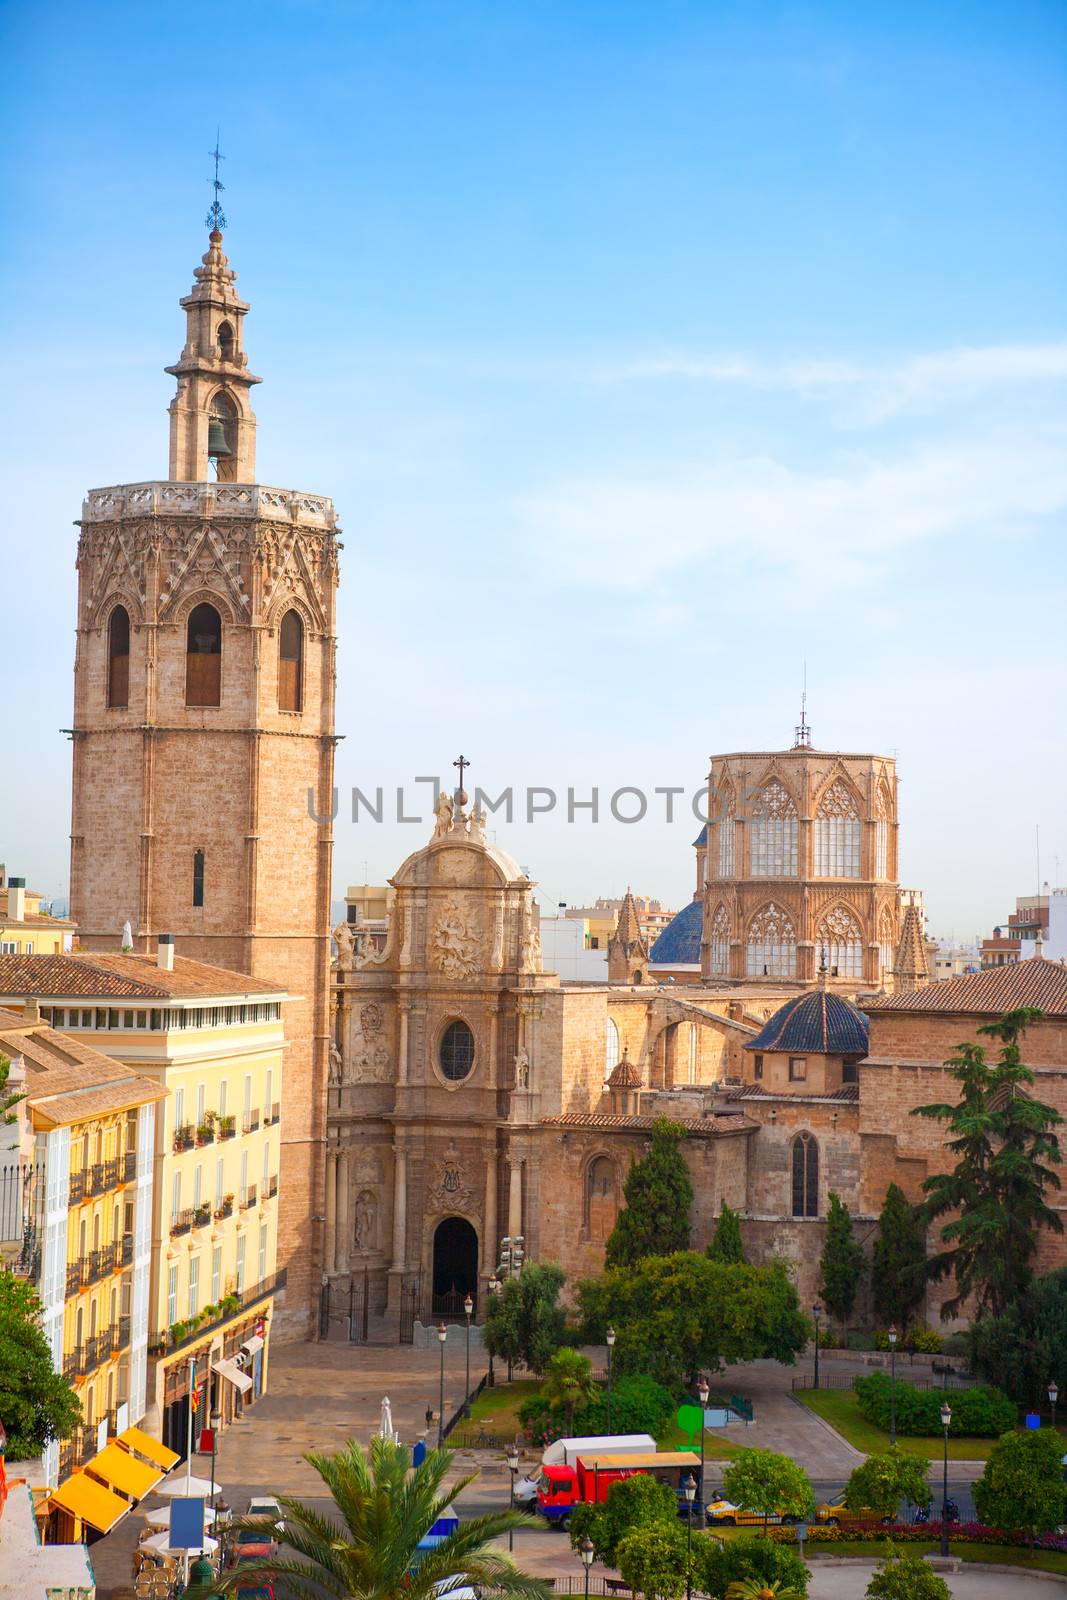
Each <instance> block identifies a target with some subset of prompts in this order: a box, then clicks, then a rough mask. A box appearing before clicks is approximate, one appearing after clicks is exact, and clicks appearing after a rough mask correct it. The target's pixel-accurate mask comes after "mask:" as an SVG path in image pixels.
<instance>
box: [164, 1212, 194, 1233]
mask: <svg viewBox="0 0 1067 1600" xmlns="http://www.w3.org/2000/svg"><path fill="white" fill-rule="evenodd" d="M192 1225H193V1208H192V1206H186V1208H185V1210H184V1211H175V1212H174V1214H173V1215H172V1216H171V1219H170V1231H171V1237H172V1238H173V1237H174V1235H175V1234H179V1233H188V1232H189V1230H190V1228H191V1227H192Z"/></svg>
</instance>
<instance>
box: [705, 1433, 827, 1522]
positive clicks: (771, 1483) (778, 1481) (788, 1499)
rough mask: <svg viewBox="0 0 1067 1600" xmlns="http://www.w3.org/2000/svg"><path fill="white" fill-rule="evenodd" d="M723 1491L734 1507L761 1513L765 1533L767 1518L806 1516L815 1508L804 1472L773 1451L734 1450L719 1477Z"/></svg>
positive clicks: (793, 1462) (786, 1457)
mask: <svg viewBox="0 0 1067 1600" xmlns="http://www.w3.org/2000/svg"><path fill="white" fill-rule="evenodd" d="M722 1491H723V1494H724V1495H725V1496H726V1498H727V1500H732V1501H733V1503H734V1505H735V1506H740V1507H741V1508H742V1509H743V1510H745V1511H758V1512H761V1513H762V1515H763V1531H764V1533H766V1531H767V1519H768V1517H773V1516H775V1515H776V1514H779V1513H780V1514H781V1515H782V1516H785V1517H807V1516H810V1515H811V1513H812V1511H813V1510H814V1509H815V1496H814V1495H813V1494H812V1492H811V1484H810V1483H809V1482H808V1476H807V1473H806V1472H804V1470H803V1469H802V1468H801V1467H798V1466H797V1464H796V1462H795V1461H791V1460H790V1459H789V1457H788V1456H782V1455H778V1453H777V1452H776V1451H774V1450H744V1449H741V1450H738V1451H736V1452H735V1454H734V1457H733V1459H732V1460H731V1462H730V1464H729V1466H728V1467H727V1468H726V1471H725V1472H724V1473H723V1475H722Z"/></svg>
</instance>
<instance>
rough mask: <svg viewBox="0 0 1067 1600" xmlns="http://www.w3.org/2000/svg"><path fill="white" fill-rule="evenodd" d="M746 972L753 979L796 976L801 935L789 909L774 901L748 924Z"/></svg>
mask: <svg viewBox="0 0 1067 1600" xmlns="http://www.w3.org/2000/svg"><path fill="white" fill-rule="evenodd" d="M745 971H746V973H747V975H748V976H749V977H750V978H795V977H796V974H797V935H796V929H795V928H794V926H793V919H792V917H791V916H790V915H789V913H788V911H783V910H782V908H781V906H776V905H774V904H773V902H772V904H771V905H769V906H764V908H763V910H762V911H758V912H757V913H756V915H755V916H754V917H753V918H752V921H751V922H750V923H749V925H748V940H747V943H746V946H745Z"/></svg>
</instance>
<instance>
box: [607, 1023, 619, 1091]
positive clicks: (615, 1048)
mask: <svg viewBox="0 0 1067 1600" xmlns="http://www.w3.org/2000/svg"><path fill="white" fill-rule="evenodd" d="M604 1046H605V1049H604V1082H605V1083H607V1081H608V1079H609V1078H610V1077H611V1074H612V1073H613V1072H614V1071H615V1068H616V1067H617V1066H618V1064H619V1057H620V1056H621V1055H622V1050H621V1048H620V1046H619V1030H618V1027H617V1025H616V1024H615V1022H614V1021H613V1019H612V1018H611V1017H609V1018H608V1019H607V1027H606V1028H605V1030H604Z"/></svg>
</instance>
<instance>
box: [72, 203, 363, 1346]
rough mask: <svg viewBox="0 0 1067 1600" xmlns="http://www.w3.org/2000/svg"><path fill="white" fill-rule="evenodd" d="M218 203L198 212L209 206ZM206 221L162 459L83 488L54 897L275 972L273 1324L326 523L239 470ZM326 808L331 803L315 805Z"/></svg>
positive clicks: (311, 1223)
mask: <svg viewBox="0 0 1067 1600" xmlns="http://www.w3.org/2000/svg"><path fill="white" fill-rule="evenodd" d="M216 220H218V219H216ZM235 277H236V274H235V273H234V272H233V271H232V269H231V268H230V266H229V263H228V261H227V259H226V256H225V255H224V254H223V250H222V234H221V232H220V231H219V229H218V227H217V226H216V227H214V228H213V229H212V232H211V235H210V239H209V245H208V250H207V253H206V255H205V256H204V257H203V261H202V264H201V265H200V266H198V267H197V268H196V272H195V278H196V282H195V285H194V287H193V290H192V292H191V293H190V294H188V295H187V296H186V297H185V298H184V299H183V300H182V302H181V305H182V307H183V309H184V311H185V315H186V338H185V345H184V348H183V350H182V353H181V357H180V359H179V360H178V361H177V362H176V363H175V364H174V366H172V367H168V368H167V371H168V372H170V373H171V374H172V375H173V376H174V377H175V378H176V379H177V392H176V394H175V396H174V399H173V401H172V403H171V406H170V475H169V478H168V479H153V480H149V481H147V482H138V483H129V484H120V485H117V486H115V487H112V488H107V489H92V490H90V491H89V493H88V495H87V497H86V499H85V502H84V506H83V510H82V517H81V523H80V527H81V537H80V540H79V544H78V623H77V641H78V642H77V657H76V663H75V686H74V728H73V742H74V773H73V803H72V829H71V907H72V914H73V915H74V916H76V917H77V919H78V924H79V930H80V938H81V943H82V946H83V948H87V949H94V948H95V949H99V948H104V947H108V948H111V949H114V948H116V946H117V942H118V938H119V933H120V930H121V929H122V927H123V924H124V923H125V922H126V921H127V920H129V922H130V924H131V927H132V930H133V941H134V946H135V948H136V949H138V950H144V951H152V950H154V948H155V945H156V939H157V936H158V935H159V934H160V933H171V934H173V935H174V937H175V942H176V948H177V952H178V954H179V955H186V956H191V957H194V958H195V959H197V960H200V961H205V962H210V963H213V964H215V965H218V966H224V967H229V968H232V969H234V970H237V971H240V972H245V973H251V974H253V975H258V976H262V977H263V978H264V979H268V980H270V981H272V982H274V983H280V984H284V985H285V987H286V988H287V989H288V991H289V992H290V994H291V995H292V996H293V997H294V998H293V999H292V1000H291V1001H289V1002H288V1003H287V1004H286V1005H285V1007H284V1012H283V1015H284V1021H285V1032H286V1040H287V1050H286V1058H285V1071H284V1078H283V1094H282V1119H281V1141H282V1168H281V1175H280V1176H281V1183H280V1195H279V1199H278V1201H277V1202H276V1203H277V1204H279V1205H280V1208H281V1209H280V1212H279V1217H278V1265H279V1267H285V1268H286V1269H287V1271H288V1288H287V1291H286V1294H285V1296H284V1298H283V1299H280V1300H279V1302H278V1309H279V1313H280V1314H279V1317H278V1329H279V1332H281V1333H284V1332H286V1331H288V1332H289V1333H291V1334H302V1333H304V1332H305V1331H307V1329H308V1327H309V1326H310V1324H309V1310H310V1306H311V1302H312V1294H313V1289H317V1286H318V1283H319V1278H320V1273H321V1263H322V1238H321V1226H322V1224H321V1220H316V1219H321V1217H322V1212H323V1206H322V1195H323V1189H324V1176H323V1163H324V1137H325V1101H326V1081H327V1068H328V1049H329V1040H328V1032H329V1018H328V996H329V990H328V977H329V951H330V866H331V851H332V831H331V825H330V822H329V820H328V818H329V815H330V809H331V808H330V804H329V800H330V796H331V791H332V787H333V760H334V745H335V735H334V698H335V646H336V628H335V591H336V585H337V552H338V543H337V533H338V529H337V525H336V519H335V515H334V508H333V504H332V502H331V501H330V500H328V499H326V498H324V497H323V496H322V495H314V494H305V493H302V492H298V491H296V490H293V489H278V488H268V487H266V486H264V485H263V484H259V483H257V482H256V481H255V429H256V424H255V417H254V416H253V414H252V410H251V406H250V404H249V394H250V390H251V386H252V385H253V384H254V383H258V382H259V379H258V378H255V377H253V376H252V374H251V373H250V372H249V371H248V366H247V357H246V355H245V352H244V319H245V314H246V313H247V311H248V306H247V304H246V303H245V302H244V301H243V300H240V299H238V297H237V294H236V292H235V290H234V280H235ZM321 818H325V819H327V820H320V819H321Z"/></svg>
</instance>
